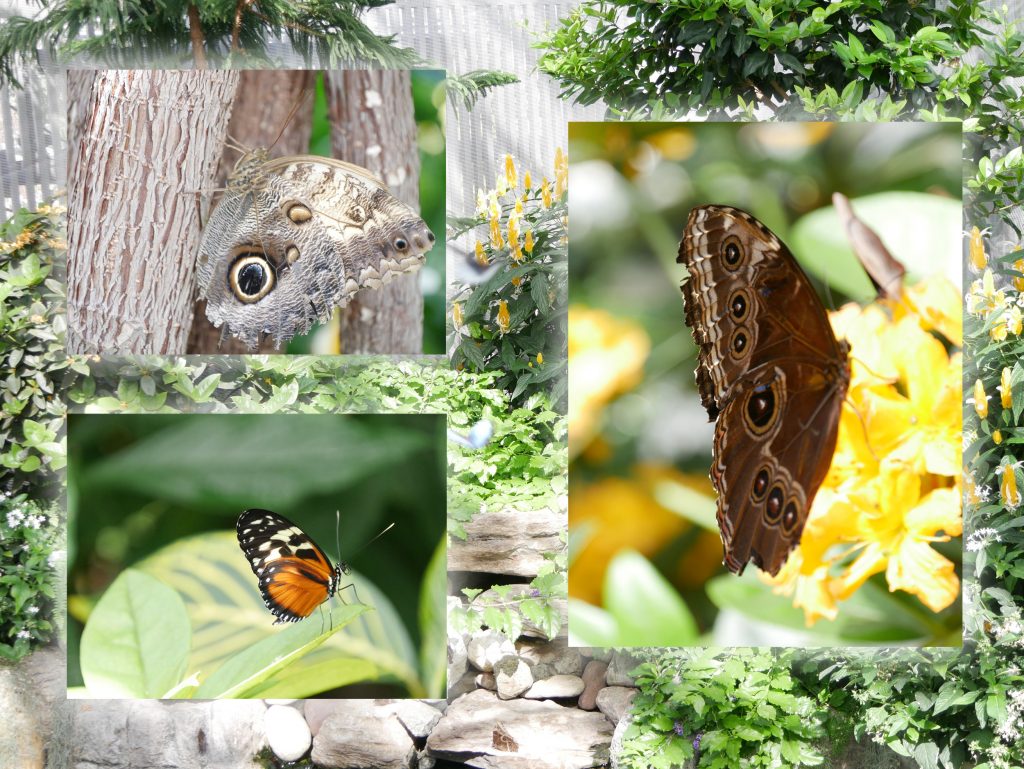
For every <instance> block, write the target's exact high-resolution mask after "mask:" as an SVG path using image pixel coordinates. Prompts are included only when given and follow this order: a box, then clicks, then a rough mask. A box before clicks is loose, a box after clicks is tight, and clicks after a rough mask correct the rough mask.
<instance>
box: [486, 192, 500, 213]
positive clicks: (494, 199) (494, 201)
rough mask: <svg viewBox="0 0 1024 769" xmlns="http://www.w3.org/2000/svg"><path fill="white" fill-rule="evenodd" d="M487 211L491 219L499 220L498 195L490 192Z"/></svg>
mask: <svg viewBox="0 0 1024 769" xmlns="http://www.w3.org/2000/svg"><path fill="white" fill-rule="evenodd" d="M488 211H489V213H490V215H491V218H492V219H500V218H501V205H500V204H499V203H498V193H497V192H492V193H491V195H490V199H489V200H488Z"/></svg>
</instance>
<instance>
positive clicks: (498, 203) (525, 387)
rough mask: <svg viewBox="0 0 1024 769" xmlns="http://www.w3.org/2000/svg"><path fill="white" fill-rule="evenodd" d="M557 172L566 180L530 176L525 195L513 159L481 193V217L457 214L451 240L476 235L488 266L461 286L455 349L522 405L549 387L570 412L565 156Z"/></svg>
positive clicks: (456, 356) (455, 355) (461, 360)
mask: <svg viewBox="0 0 1024 769" xmlns="http://www.w3.org/2000/svg"><path fill="white" fill-rule="evenodd" d="M558 157H559V158H561V153H560V152H559V156H558ZM509 169H511V174H510V173H509ZM555 172H556V176H557V178H558V179H559V181H557V182H549V181H548V180H547V179H544V180H542V181H541V182H540V183H538V182H537V180H531V184H530V186H528V187H527V186H526V180H525V176H524V179H523V190H522V192H521V193H520V192H519V191H518V187H517V184H516V183H515V182H516V181H517V179H516V171H515V169H514V166H512V161H511V157H510V156H508V157H507V158H506V170H505V172H504V173H503V175H502V176H501V177H499V185H500V186H499V188H498V189H496V190H494V191H492V192H491V193H489V194H487V195H485V194H484V193H480V195H479V199H478V205H477V211H476V213H475V215H474V216H472V217H464V218H450V219H449V222H450V223H452V227H453V229H452V230H451V231H450V233H449V237H450V239H451V238H457V237H459V236H461V235H465V234H467V233H470V232H473V233H475V234H476V237H477V246H476V250H475V254H474V256H473V257H472V258H473V259H474V260H475V261H476V263H477V266H478V267H486V268H487V269H486V270H485V272H484V273H483V275H482V277H481V280H480V281H479V282H472V283H464V284H462V285H460V286H457V287H456V289H455V293H454V297H453V307H452V316H453V317H452V325H451V327H450V333H449V336H448V340H449V341H448V354H449V356H450V357H451V360H452V365H453V366H455V368H456V369H458V370H469V371H496V372H499V374H498V379H497V383H498V385H499V386H500V387H502V388H503V389H506V390H509V391H510V392H511V394H512V401H513V402H514V403H521V402H523V401H525V400H526V399H527V398H528V397H529V396H530V395H532V394H533V393H538V392H547V393H550V394H551V400H552V403H554V404H555V408H556V409H557V410H561V411H564V399H565V393H566V389H567V387H568V380H567V377H566V370H567V350H566V322H567V305H566V298H567V293H568V290H567V284H568V266H567V261H566V253H567V248H566V244H567V236H568V231H567V220H566V210H567V199H566V195H565V183H564V174H565V173H566V170H565V169H564V166H563V163H562V162H561V161H557V162H556V169H555ZM510 228H511V229H510ZM488 233H489V234H488Z"/></svg>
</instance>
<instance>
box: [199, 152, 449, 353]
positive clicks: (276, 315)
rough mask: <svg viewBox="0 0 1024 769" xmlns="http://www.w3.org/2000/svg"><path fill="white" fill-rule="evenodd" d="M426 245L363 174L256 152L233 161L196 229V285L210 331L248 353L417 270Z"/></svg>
mask: <svg viewBox="0 0 1024 769" xmlns="http://www.w3.org/2000/svg"><path fill="white" fill-rule="evenodd" d="M433 243H434V234H433V233H432V232H431V231H430V230H429V229H428V227H427V225H426V223H425V222H424V221H423V219H421V218H420V216H419V215H418V214H417V213H416V212H415V211H413V210H412V209H411V208H410V207H409V206H407V205H405V204H404V203H402V202H401V201H400V200H398V199H397V198H395V197H394V196H393V195H391V193H390V192H389V191H388V189H387V187H386V186H385V185H384V183H383V182H382V181H380V180H379V179H377V178H376V177H374V176H373V174H371V173H370V172H369V171H368V170H366V169H365V168H361V167H359V166H356V165H353V164H351V163H346V162H344V161H341V160H335V159H333V158H326V157H319V156H314V155H296V156H290V157H281V158H273V159H271V158H270V156H269V153H268V152H267V150H264V149H257V150H252V151H249V152H246V153H245V154H244V155H243V156H242V157H241V158H240V159H239V160H238V162H237V163H236V165H235V168H234V170H233V171H232V172H231V174H230V176H229V177H228V183H227V189H226V190H225V192H224V194H223V196H222V197H221V199H220V201H219V203H218V204H217V207H216V208H215V209H214V211H213V213H212V214H211V216H210V219H209V221H208V222H207V224H206V228H205V230H204V232H203V237H202V241H201V242H200V245H199V257H198V264H197V271H196V275H197V282H198V287H199V292H200V296H201V298H203V299H205V300H206V315H207V317H208V318H209V320H210V322H211V323H212V324H213V325H214V326H216V327H218V328H222V329H223V332H224V333H227V334H230V335H232V336H235V337H238V338H239V339H241V340H242V341H243V342H244V343H245V344H247V345H248V346H249V347H250V348H255V347H256V346H257V345H258V344H259V342H260V339H261V337H263V336H264V335H270V336H272V337H273V338H274V339H275V341H276V342H278V343H283V342H286V341H287V340H289V339H291V338H292V337H293V336H295V335H296V334H301V333H305V332H306V331H308V330H309V328H310V327H311V326H312V325H313V323H314V322H315V321H320V322H323V321H326V320H328V319H330V317H331V314H332V313H333V310H334V308H335V307H344V306H345V305H347V304H348V302H349V300H350V299H351V298H352V296H353V294H355V293H356V292H357V291H358V290H359V289H362V288H380V287H381V286H382V285H384V284H385V283H388V282H389V281H391V280H392V279H393V278H395V277H397V276H399V275H402V274H405V273H411V272H414V271H416V270H418V269H419V268H420V266H421V265H422V264H423V261H424V257H425V255H426V253H427V252H428V251H429V250H430V248H431V247H432V245H433Z"/></svg>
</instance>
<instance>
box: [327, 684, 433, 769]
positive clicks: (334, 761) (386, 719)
mask: <svg viewBox="0 0 1024 769" xmlns="http://www.w3.org/2000/svg"><path fill="white" fill-rule="evenodd" d="M394 702H395V701H394V700H344V701H340V702H338V705H337V707H336V708H335V709H334V712H333V713H331V715H330V716H328V717H327V720H326V721H324V722H323V724H322V725H321V727H320V731H319V733H318V734H317V735H316V739H314V740H313V754H312V759H313V763H315V764H317V765H318V766H321V767H324V768H325V769H361V768H362V767H366V766H373V767H376V768H377V769H409V767H412V766H413V765H414V762H415V761H416V745H415V743H414V742H413V738H412V736H411V735H410V734H409V732H408V731H407V730H406V728H405V726H404V725H403V724H402V722H401V720H400V719H399V717H398V714H397V713H396V712H395V709H394V708H393V707H392V705H393V704H394ZM428 707H429V706H428Z"/></svg>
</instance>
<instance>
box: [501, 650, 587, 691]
mask: <svg viewBox="0 0 1024 769" xmlns="http://www.w3.org/2000/svg"><path fill="white" fill-rule="evenodd" d="M516 649H517V651H518V653H519V656H520V657H521V658H522V659H524V660H526V662H528V663H529V665H530V669H531V670H532V672H533V678H534V680H538V681H539V680H540V679H541V678H550V677H551V676H557V675H568V676H578V675H579V674H580V673H581V672H582V671H583V655H581V654H580V650H579V649H575V648H572V647H568V646H566V645H565V644H564V643H559V642H558V641H550V642H549V641H520V642H519V643H518V644H516Z"/></svg>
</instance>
